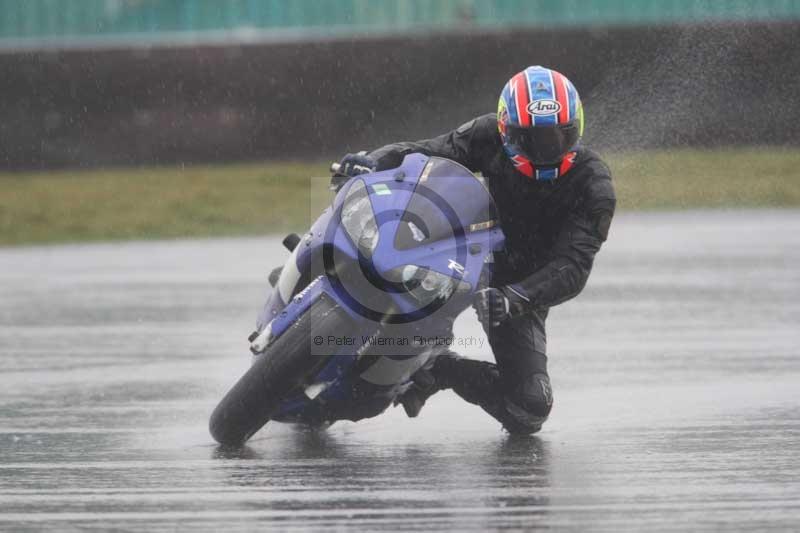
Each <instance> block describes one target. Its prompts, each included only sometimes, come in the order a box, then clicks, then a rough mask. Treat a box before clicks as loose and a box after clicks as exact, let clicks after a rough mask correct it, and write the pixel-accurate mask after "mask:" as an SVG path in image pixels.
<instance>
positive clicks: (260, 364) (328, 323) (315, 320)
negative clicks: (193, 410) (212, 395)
mask: <svg viewBox="0 0 800 533" xmlns="http://www.w3.org/2000/svg"><path fill="white" fill-rule="evenodd" d="M351 323H352V320H351V319H350V317H349V316H348V315H347V313H345V312H344V311H343V310H342V309H341V308H340V307H339V305H338V304H336V303H335V302H333V301H332V300H331V299H330V298H328V297H325V296H324V295H323V296H322V297H321V298H320V299H318V300H317V301H316V302H314V304H312V305H311V307H309V308H308V309H307V310H306V312H305V313H303V315H302V316H301V317H300V318H299V319H298V320H297V321H295V323H294V324H292V325H291V326H290V327H289V329H287V330H286V331H285V332H283V334H282V335H281V336H280V337H278V338H277V339H276V340H275V341H274V342H273V344H272V345H270V346H269V347H268V348H267V350H266V352H265V353H264V354H262V355H260V356H258V358H257V359H256V360H255V362H254V363H253V365H252V366H251V367H250V369H249V370H248V371H247V372H246V373H245V374H244V375H243V376H242V377H241V378H240V379H239V381H237V382H236V384H235V385H234V386H233V388H232V389H231V390H230V391H228V394H226V395H225V397H224V398H222V400H221V401H220V402H219V405H217V407H216V409H214V412H213V413H212V414H211V419H210V420H209V423H208V428H209V431H210V432H211V436H212V437H214V440H216V441H217V442H218V443H220V444H222V445H225V446H240V445H242V444H244V443H245V442H246V441H247V439H249V438H250V437H251V436H253V434H255V433H256V432H257V431H258V430H259V429H261V428H262V427H263V426H264V424H266V423H267V422H268V421H269V419H270V417H271V416H272V415H273V414H275V411H276V410H277V409H278V408H279V406H280V404H281V401H282V400H284V399H285V398H286V397H287V395H288V394H289V393H290V392H292V391H293V390H295V389H296V388H297V387H298V386H301V385H303V384H304V383H305V381H306V380H307V378H308V377H309V376H311V375H313V374H314V373H316V372H318V371H319V370H321V369H322V367H323V366H324V365H325V364H326V363H327V362H328V359H329V356H327V357H326V356H320V355H316V354H315V353H312V352H313V351H312V349H311V348H312V345H311V342H312V336H318V335H322V336H323V338H327V336H328V335H341V334H342V332H345V331H348V330H349V329H350V325H351ZM312 331H313V334H312Z"/></svg>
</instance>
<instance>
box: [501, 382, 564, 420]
mask: <svg viewBox="0 0 800 533" xmlns="http://www.w3.org/2000/svg"><path fill="white" fill-rule="evenodd" d="M506 405H507V407H508V411H509V413H510V414H511V415H512V416H513V417H514V418H515V419H516V420H517V421H518V422H520V423H521V424H522V425H524V426H530V427H534V426H541V425H542V424H543V423H544V422H545V420H547V417H548V415H549V414H550V410H551V409H552V407H553V389H552V388H551V386H550V378H548V377H547V374H534V375H532V376H531V377H530V378H529V379H527V380H525V382H524V383H522V384H521V385H520V386H519V387H517V388H516V389H515V390H514V391H513V392H512V393H511V394H509V395H508V396H507V397H506Z"/></svg>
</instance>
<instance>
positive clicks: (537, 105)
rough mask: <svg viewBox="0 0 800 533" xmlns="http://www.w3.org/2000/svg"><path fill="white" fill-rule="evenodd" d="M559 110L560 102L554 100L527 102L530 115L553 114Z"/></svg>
mask: <svg viewBox="0 0 800 533" xmlns="http://www.w3.org/2000/svg"><path fill="white" fill-rule="evenodd" d="M559 111H561V104H559V103H558V102H556V101H555V100H534V101H533V102H531V103H530V104H528V112H529V113H530V114H531V115H536V116H540V115H555V114H556V113H558V112H559Z"/></svg>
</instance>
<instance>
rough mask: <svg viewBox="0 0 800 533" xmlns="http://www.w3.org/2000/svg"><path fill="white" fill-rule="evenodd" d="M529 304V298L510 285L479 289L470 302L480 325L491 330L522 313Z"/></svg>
mask: <svg viewBox="0 0 800 533" xmlns="http://www.w3.org/2000/svg"><path fill="white" fill-rule="evenodd" d="M529 304H530V298H528V297H527V296H526V295H525V293H524V292H522V290H520V289H519V288H517V287H512V286H510V285H504V286H502V287H500V288H494V287H487V288H485V289H481V290H479V291H478V292H476V293H475V298H474V300H473V301H472V307H474V308H475V312H476V313H477V314H478V320H479V321H480V322H481V324H483V325H484V327H493V328H495V327H497V326H499V325H500V324H502V323H503V322H505V321H506V320H508V319H509V318H511V317H512V316H516V315H518V314H520V313H522V312H523V311H525V309H526V308H527V306H528V305H529Z"/></svg>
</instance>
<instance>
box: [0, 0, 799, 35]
mask: <svg viewBox="0 0 800 533" xmlns="http://www.w3.org/2000/svg"><path fill="white" fill-rule="evenodd" d="M798 18H800V0H635V1H634V0H560V1H556V0H74V1H67V0H0V45H2V43H3V42H9V41H13V40H15V39H16V40H19V39H23V40H34V41H35V40H36V39H49V40H53V39H55V40H59V39H66V38H72V39H80V38H82V37H86V36H89V37H93V36H94V37H97V36H101V37H109V38H110V39H113V38H114V37H115V36H128V37H129V36H131V35H134V36H138V37H141V38H142V39H144V40H146V39H148V38H151V37H152V38H159V34H170V35H171V34H176V33H177V34H180V33H181V32H195V33H197V32H220V31H222V32H225V31H237V30H252V29H255V30H261V31H291V32H293V33H297V32H301V33H307V34H309V35H320V34H331V33H346V32H348V31H356V32H365V31H368V32H372V33H381V32H396V31H403V30H413V29H431V28H436V29H459V28H468V27H471V26H479V27H499V26H548V25H556V26H562V25H608V24H613V25H618V24H643V23H656V24H658V23H675V22H692V21H708V20H721V21H728V20H729V21H736V20H787V19H798Z"/></svg>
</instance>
